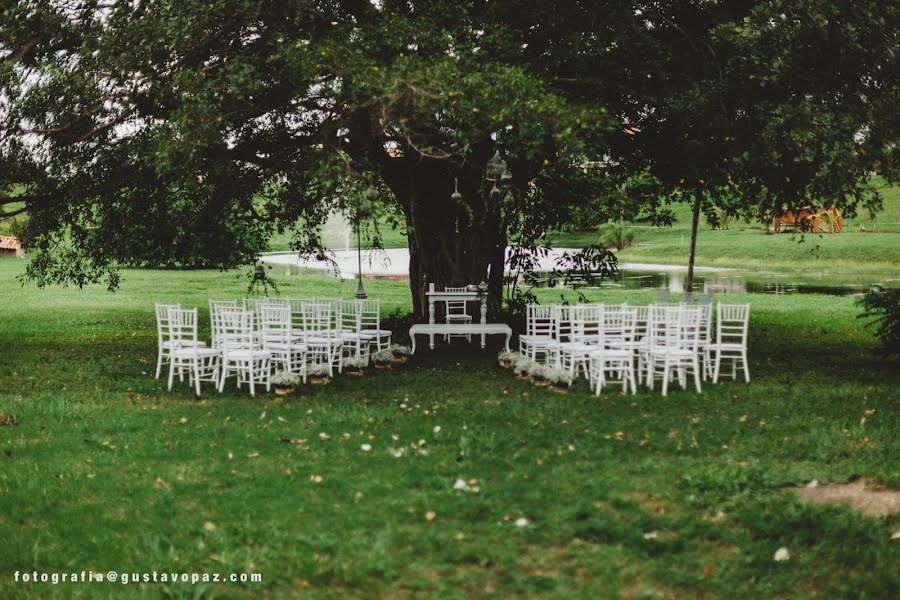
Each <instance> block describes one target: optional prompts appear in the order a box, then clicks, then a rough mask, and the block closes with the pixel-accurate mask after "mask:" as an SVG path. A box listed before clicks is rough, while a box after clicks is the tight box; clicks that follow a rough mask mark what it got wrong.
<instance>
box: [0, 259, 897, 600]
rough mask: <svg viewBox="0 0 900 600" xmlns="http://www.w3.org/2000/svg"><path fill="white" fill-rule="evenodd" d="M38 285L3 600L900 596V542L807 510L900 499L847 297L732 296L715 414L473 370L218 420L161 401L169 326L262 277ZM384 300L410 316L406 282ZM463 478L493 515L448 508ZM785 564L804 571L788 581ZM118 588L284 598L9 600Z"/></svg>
mask: <svg viewBox="0 0 900 600" xmlns="http://www.w3.org/2000/svg"><path fill="white" fill-rule="evenodd" d="M22 268H23V262H22V261H20V260H15V259H9V260H2V261H0V282H2V284H3V285H2V286H0V306H2V307H3V308H2V309H0V348H2V350H0V382H2V383H3V385H2V386H0V410H2V411H4V412H5V413H6V414H11V415H15V416H16V417H17V419H18V420H19V424H18V426H15V427H0V434H2V435H0V445H2V450H3V454H2V455H0V465H2V466H0V597H3V598H25V597H35V596H41V597H45V598H69V597H84V598H95V597H100V598H103V597H117V598H118V597H123V596H124V597H138V596H140V597H160V596H165V597H179V598H180V597H200V596H203V597H227V598H234V597H246V598H251V597H252V598H255V597H295V596H302V597H310V598H333V597H347V596H349V597H361V598H363V597H364V598H369V597H390V598H395V597H409V596H412V597H436V598H467V597H485V596H493V597H499V598H508V597H516V596H518V597H546V598H570V597H581V598H609V597H616V596H620V597H625V598H698V597H707V598H717V597H724V596H732V597H737V598H761V597H765V598H769V597H783V598H797V597H811V596H819V597H826V598H835V597H863V596H865V597H868V598H892V597H894V594H895V591H896V589H897V588H898V586H900V576H898V572H897V570H896V564H897V558H898V557H897V545H896V542H893V543H891V542H889V540H888V539H889V536H890V534H891V532H892V531H894V530H896V529H897V518H896V517H892V518H888V519H883V520H876V519H867V518H863V517H861V516H859V515H857V514H856V513H854V512H852V511H851V510H850V509H849V508H847V507H842V506H830V507H822V506H810V505H805V504H801V503H800V502H798V501H797V500H796V499H795V498H794V497H793V496H792V495H791V494H789V493H787V492H786V491H785V487H786V486H791V485H798V484H803V483H804V482H807V481H809V480H811V479H813V478H815V479H818V480H819V481H822V482H825V481H846V480H848V479H850V478H852V477H856V476H864V477H867V478H869V479H871V480H873V481H875V482H878V483H881V484H884V485H887V486H891V487H895V488H896V487H897V486H898V485H900V469H898V467H897V464H898V463H897V456H898V453H897V451H898V443H897V440H898V439H900V436H898V434H900V431H898V425H897V418H896V417H897V390H898V383H900V376H898V371H897V369H896V364H890V363H887V362H885V361H882V360H880V359H878V358H877V357H876V356H875V355H873V353H872V349H873V346H874V341H873V339H872V337H871V335H870V333H869V332H868V331H866V330H865V329H864V328H863V326H862V325H861V323H860V322H859V321H858V320H857V319H856V318H855V314H856V313H857V312H858V308H857V307H856V306H855V305H854V304H853V302H852V300H850V299H848V298H836V297H825V296H807V295H802V296H784V297H773V296H729V300H731V299H734V300H739V301H744V300H747V301H751V302H752V303H753V312H752V320H751V338H750V356H751V374H752V377H753V382H752V383H751V384H750V385H746V384H743V383H732V382H727V383H720V384H719V385H717V386H712V385H710V386H707V387H706V388H705V390H704V393H703V394H702V395H696V394H693V393H688V392H682V391H676V392H673V393H671V394H670V395H669V396H668V397H666V398H662V397H660V396H659V395H658V393H655V394H654V393H647V392H641V393H639V394H638V395H637V396H627V397H626V396H622V395H621V394H620V393H619V392H618V391H616V390H610V391H608V392H607V393H604V395H603V396H601V397H599V398H597V397H594V396H593V395H591V394H589V393H588V390H587V389H586V386H585V384H584V383H583V382H580V384H579V385H577V386H576V387H575V388H574V389H573V390H572V391H571V392H570V393H568V394H566V395H560V394H556V393H553V392H551V391H548V390H545V389H541V388H536V387H534V386H532V385H530V384H528V383H525V382H522V381H519V380H517V379H515V378H514V377H513V375H512V374H511V373H509V372H507V371H503V370H501V369H500V368H499V367H497V366H496V365H495V361H494V359H493V353H492V352H491V351H487V352H485V353H481V352H480V351H478V350H477V349H468V348H465V347H464V346H463V347H462V348H463V349H462V350H457V351H452V352H444V353H439V354H428V353H425V354H424V355H417V356H416V357H414V359H413V361H411V363H410V364H409V365H407V367H406V368H404V369H402V370H395V371H377V372H374V373H371V374H369V375H367V376H366V378H364V379H358V378H353V377H350V376H342V377H338V378H336V379H335V380H334V382H333V383H332V384H331V385H328V386H324V387H321V388H318V387H317V388H313V387H312V386H309V387H308V388H305V389H304V390H303V392H302V395H301V396H300V397H295V398H291V399H287V400H284V399H280V398H276V397H274V396H270V395H265V394H263V395H262V396H259V397H257V398H255V399H253V398H250V397H249V395H247V394H246V393H236V392H234V391H233V389H232V388H231V386H229V389H228V390H227V391H226V393H224V394H222V395H219V394H216V393H212V392H209V391H207V393H206V394H205V395H204V397H203V399H202V400H200V401H197V400H195V399H194V398H193V397H192V395H191V393H190V391H189V390H188V387H187V385H186V384H183V385H178V386H177V387H176V389H175V390H173V392H171V393H169V392H166V390H165V385H164V383H163V382H162V381H157V380H155V379H153V378H152V368H153V365H154V362H155V332H154V325H153V315H152V303H153V302H154V301H155V300H171V301H180V302H182V303H184V304H186V305H197V306H200V307H201V311H202V310H203V309H204V307H205V306H206V300H207V299H208V298H210V297H214V298H228V297H238V296H240V295H241V294H242V293H243V291H244V288H245V285H246V283H245V279H244V278H242V277H238V276H236V275H235V274H232V273H215V272H204V271H192V272H174V271H149V270H148V271H126V272H125V273H124V280H123V285H122V289H121V290H120V291H119V292H118V293H116V294H108V293H106V292H105V291H102V290H101V289H99V288H91V289H86V290H83V291H79V290H72V289H51V290H46V291H39V290H36V289H34V288H31V287H26V288H24V289H23V288H21V287H20V286H19V285H18V283H17V282H15V281H13V277H14V276H15V275H16V274H18V273H20V272H21V271H22ZM280 284H281V287H282V291H283V292H284V293H288V294H291V295H309V296H313V295H323V294H341V295H343V296H348V297H349V296H350V295H351V294H352V292H353V289H354V288H353V282H340V281H338V280H332V279H326V278H314V277H303V278H299V277H294V278H291V279H290V280H289V281H284V280H282V281H280ZM368 289H369V292H370V294H371V295H373V296H378V297H380V298H382V299H383V301H384V304H385V308H386V310H387V311H388V312H390V311H393V310H406V309H408V302H409V300H408V290H407V288H406V286H405V285H404V284H402V283H392V282H379V281H372V282H369V283H368ZM551 292H552V291H544V290H541V293H542V294H550V293H551ZM557 293H558V292H552V295H553V296H555V295H556V294H557ZM590 294H591V299H602V300H606V301H609V302H617V301H624V300H627V301H633V302H647V301H649V300H650V293H649V292H642V291H630V292H601V291H591V292H590ZM548 297H549V296H548ZM867 410H875V411H877V412H875V413H874V414H869V416H867V418H866V420H865V422H864V423H863V422H862V420H861V419H862V417H863V416H864V414H865V411H867ZM437 427H440V429H439V430H437ZM323 433H324V434H327V439H323V437H324V436H322V435H321V434H323ZM301 440H303V441H302V442H301ZM363 443H367V444H371V445H372V450H371V451H370V452H363V451H362V450H361V448H360V446H361V444H363ZM401 448H402V449H404V453H403V455H402V456H401V457H399V458H396V457H395V456H394V455H393V453H392V450H394V451H396V450H397V449H401ZM314 476H319V477H321V482H319V483H317V482H315V481H313V480H311V477H314ZM457 478H464V479H470V478H471V479H476V480H477V484H476V485H477V486H478V487H479V489H480V491H479V492H477V493H472V492H464V491H455V490H453V483H454V481H455V480H456V479H457ZM430 511H433V513H434V515H433V519H431V520H429V518H428V517H429V516H432V515H431V514H430ZM520 517H524V518H526V519H528V525H527V526H526V527H522V528H519V527H516V526H515V525H514V521H515V520H516V519H518V518H520ZM207 523H209V524H211V525H207ZM654 531H655V532H657V537H656V538H655V539H646V538H645V535H644V534H646V533H649V532H654ZM782 546H784V547H787V548H788V549H789V550H790V552H791V560H790V561H788V562H784V563H776V562H774V561H773V560H772V556H773V554H774V552H775V551H776V550H777V549H778V548H779V547H782ZM111 569H116V570H119V571H127V572H144V571H154V570H155V571H158V572H162V571H174V572H191V571H198V572H217V573H230V572H244V571H246V572H258V573H261V574H262V575H263V581H262V583H259V584H245V585H240V584H207V585H197V586H191V585H184V584H176V585H168V586H163V585H160V584H144V585H143V586H141V587H138V586H123V585H121V584H107V583H104V584H96V583H95V584H77V585H71V584H69V585H62V584H60V585H57V586H52V585H46V584H41V585H30V586H25V585H23V584H16V583H14V582H13V574H14V572H15V571H33V570H38V571H45V572H53V571H57V572H60V571H65V572H71V571H81V570H93V571H97V572H104V573H105V572H106V571H108V570H111ZM891 590H894V592H892V591H891Z"/></svg>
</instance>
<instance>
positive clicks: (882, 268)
mask: <svg viewBox="0 0 900 600" xmlns="http://www.w3.org/2000/svg"><path fill="white" fill-rule="evenodd" d="M878 181H880V180H878ZM880 185H881V188H880V190H881V193H882V195H883V199H884V210H883V211H882V212H880V213H878V214H877V215H876V217H875V219H872V218H871V217H870V215H869V214H868V212H866V211H861V214H859V215H857V217H855V218H853V219H846V221H845V229H844V232H843V233H840V234H806V235H803V236H801V235H796V234H791V233H781V234H777V235H766V234H765V227H764V226H763V225H762V224H760V223H746V222H735V223H732V224H731V226H730V229H728V230H712V229H710V228H709V227H708V226H707V225H706V223H705V222H703V223H702V224H701V227H700V232H699V235H698V240H697V264H698V265H701V266H708V267H728V268H739V269H747V270H752V271H779V272H789V273H792V274H796V275H810V274H813V275H815V276H822V277H824V278H825V279H826V280H827V279H828V277H829V275H834V276H835V278H836V279H842V278H846V276H847V275H850V274H853V275H864V276H866V277H871V278H872V279H873V280H875V279H890V278H892V277H894V278H900V187H898V186H888V185H886V184H884V183H883V182H881V183H880ZM672 209H673V212H674V214H675V217H676V222H675V224H674V225H673V226H672V227H651V226H646V225H634V224H632V225H627V227H628V228H629V229H630V230H632V231H633V232H634V234H635V245H634V246H631V247H629V248H626V249H624V250H622V251H619V252H618V253H617V254H618V257H619V260H620V261H623V262H651V263H664V264H680V265H685V264H687V257H688V253H689V249H690V227H691V209H690V206H689V205H687V204H674V205H672ZM860 226H862V229H860ZM380 230H381V234H382V240H383V243H384V246H385V247H386V248H405V247H406V246H407V239H406V236H405V232H404V231H402V230H400V229H391V227H390V226H389V225H387V224H386V223H382V224H381V225H380ZM343 231H344V229H343V224H342V222H340V221H339V220H337V219H333V220H331V221H330V222H329V224H328V226H327V227H326V228H325V231H324V234H323V240H324V242H325V244H326V245H327V246H328V247H329V248H331V249H335V250H340V249H343V248H345V247H346V238H345V235H344V233H343ZM289 239H290V238H289V236H287V235H281V236H276V238H274V239H273V241H272V244H271V247H270V249H271V250H273V251H284V250H288V249H289ZM549 241H550V244H551V245H552V246H554V247H576V248H581V247H584V246H587V245H589V244H596V243H598V235H597V233H596V232H595V231H577V232H569V233H554V234H552V235H551V236H550V239H549ZM365 245H366V244H365V242H364V246H365ZM350 247H351V248H355V247H356V244H355V238H352V236H351V239H350Z"/></svg>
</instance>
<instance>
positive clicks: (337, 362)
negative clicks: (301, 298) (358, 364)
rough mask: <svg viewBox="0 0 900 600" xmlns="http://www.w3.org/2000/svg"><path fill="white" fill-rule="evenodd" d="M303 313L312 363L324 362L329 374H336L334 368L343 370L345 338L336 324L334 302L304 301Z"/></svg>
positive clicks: (301, 310) (306, 343) (304, 330)
mask: <svg viewBox="0 0 900 600" xmlns="http://www.w3.org/2000/svg"><path fill="white" fill-rule="evenodd" d="M300 312H301V313H302V315H303V335H302V339H303V344H304V345H305V346H306V352H307V355H308V357H309V363H310V364H324V365H325V366H326V367H327V368H328V375H329V376H332V377H333V376H334V368H335V367H337V369H338V372H339V373H340V372H342V371H343V363H342V361H341V355H342V347H343V340H341V335H340V331H339V330H338V329H336V328H335V326H334V316H333V312H334V310H333V304H331V303H320V302H303V303H302V304H301V305H300Z"/></svg>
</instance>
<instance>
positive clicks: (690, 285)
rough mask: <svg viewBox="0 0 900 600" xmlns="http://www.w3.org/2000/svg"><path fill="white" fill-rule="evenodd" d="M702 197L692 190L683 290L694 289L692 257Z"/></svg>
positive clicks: (694, 250)
mask: <svg viewBox="0 0 900 600" xmlns="http://www.w3.org/2000/svg"><path fill="white" fill-rule="evenodd" d="M702 198H703V194H702V193H701V192H699V191H697V192H694V213H693V215H692V218H691V252H690V256H689V257H688V274H687V282H686V283H685V284H684V291H685V292H693V291H694V258H695V256H696V254H697V226H698V225H699V223H700V201H701V199H702Z"/></svg>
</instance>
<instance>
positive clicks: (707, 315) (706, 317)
mask: <svg viewBox="0 0 900 600" xmlns="http://www.w3.org/2000/svg"><path fill="white" fill-rule="evenodd" d="M696 306H697V308H698V309H699V310H700V342H701V343H702V344H705V343H708V342H709V341H710V339H711V336H712V323H713V307H712V304H706V303H702V302H701V303H698V304H697V305H696Z"/></svg>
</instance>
